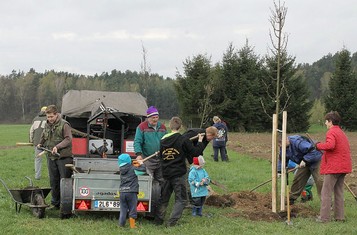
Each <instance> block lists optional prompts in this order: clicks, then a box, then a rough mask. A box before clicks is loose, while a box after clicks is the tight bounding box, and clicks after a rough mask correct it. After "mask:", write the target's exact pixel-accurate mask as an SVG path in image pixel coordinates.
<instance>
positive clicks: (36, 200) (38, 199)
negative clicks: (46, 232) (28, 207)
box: [32, 193, 46, 219]
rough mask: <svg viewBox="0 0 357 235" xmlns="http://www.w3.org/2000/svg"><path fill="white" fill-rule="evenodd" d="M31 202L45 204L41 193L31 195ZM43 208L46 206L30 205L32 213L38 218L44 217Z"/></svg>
mask: <svg viewBox="0 0 357 235" xmlns="http://www.w3.org/2000/svg"><path fill="white" fill-rule="evenodd" d="M32 204H33V205H35V206H41V205H44V204H45V199H44V198H43V196H42V194H40V193H36V194H35V195H34V196H33V199H32ZM45 209H46V207H32V214H33V215H34V216H36V217H37V218H39V219H42V218H44V217H45Z"/></svg>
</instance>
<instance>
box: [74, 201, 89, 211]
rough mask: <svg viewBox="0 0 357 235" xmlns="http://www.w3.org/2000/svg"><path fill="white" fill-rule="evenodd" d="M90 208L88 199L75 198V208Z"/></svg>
mask: <svg viewBox="0 0 357 235" xmlns="http://www.w3.org/2000/svg"><path fill="white" fill-rule="evenodd" d="M90 208H91V201H90V200H76V204H75V209H77V210H89V209H90Z"/></svg>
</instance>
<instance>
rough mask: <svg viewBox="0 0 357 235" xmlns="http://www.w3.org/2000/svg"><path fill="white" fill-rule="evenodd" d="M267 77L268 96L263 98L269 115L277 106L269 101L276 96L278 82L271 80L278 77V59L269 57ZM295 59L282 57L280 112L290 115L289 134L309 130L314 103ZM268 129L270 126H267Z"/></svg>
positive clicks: (284, 55)
mask: <svg viewBox="0 0 357 235" xmlns="http://www.w3.org/2000/svg"><path fill="white" fill-rule="evenodd" d="M266 62H267V72H268V74H267V76H266V77H264V84H265V85H266V87H267V94H266V96H265V97H263V101H264V102H265V103H266V104H268V105H266V111H267V113H269V112H270V113H273V112H274V110H273V109H275V106H274V105H273V104H272V103H273V102H272V101H271V100H270V102H269V99H271V97H276V96H275V87H276V80H271V79H270V80H269V78H271V77H275V76H276V69H275V68H276V63H277V62H276V58H275V57H268V58H267V60H266ZM294 62H295V58H293V57H291V56H288V55H286V54H285V53H284V54H283V56H282V57H281V65H282V66H281V71H280V76H281V80H280V82H281V88H282V89H281V95H280V97H279V101H280V104H281V106H280V111H279V112H282V111H283V110H286V111H287V113H288V121H287V129H288V132H303V131H307V130H308V128H309V118H310V114H309V113H310V109H311V107H312V105H313V102H312V101H310V100H309V96H310V93H309V90H308V88H307V84H306V81H305V80H304V78H303V76H302V75H301V74H299V73H297V68H296V66H295V65H294ZM267 128H268V126H267Z"/></svg>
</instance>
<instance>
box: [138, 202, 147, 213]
mask: <svg viewBox="0 0 357 235" xmlns="http://www.w3.org/2000/svg"><path fill="white" fill-rule="evenodd" d="M145 204H147V203H145ZM136 210H137V211H147V205H146V206H145V205H144V203H143V202H139V203H138V206H137V207H136Z"/></svg>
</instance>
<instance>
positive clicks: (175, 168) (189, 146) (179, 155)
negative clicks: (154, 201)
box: [155, 117, 205, 226]
mask: <svg viewBox="0 0 357 235" xmlns="http://www.w3.org/2000/svg"><path fill="white" fill-rule="evenodd" d="M181 125H182V121H181V119H180V118H179V117H173V118H171V120H170V128H171V131H172V132H171V133H169V134H166V135H165V136H164V137H163V138H162V139H161V145H160V160H161V162H162V172H163V177H164V184H163V186H162V188H161V205H160V209H159V211H158V213H157V215H156V218H155V223H156V224H158V225H160V224H163V222H164V218H165V214H166V209H167V206H168V204H169V201H170V197H171V194H172V192H175V203H174V206H173V210H172V213H171V216H170V219H169V221H168V224H167V226H175V225H176V224H177V221H178V220H179V219H180V218H181V215H182V212H183V210H184V208H185V205H186V200H187V193H186V181H187V178H186V172H187V167H186V163H185V160H186V159H187V160H188V162H189V163H190V164H191V163H192V161H193V157H194V156H198V155H199V154H200V153H201V152H202V151H203V149H204V147H205V146H204V144H203V143H202V140H203V136H204V135H203V134H199V135H198V143H197V145H196V146H194V145H193V143H192V141H191V140H190V139H189V138H187V137H184V136H182V135H181V134H180V133H179V130H180V128H181Z"/></svg>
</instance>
